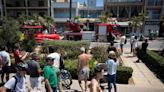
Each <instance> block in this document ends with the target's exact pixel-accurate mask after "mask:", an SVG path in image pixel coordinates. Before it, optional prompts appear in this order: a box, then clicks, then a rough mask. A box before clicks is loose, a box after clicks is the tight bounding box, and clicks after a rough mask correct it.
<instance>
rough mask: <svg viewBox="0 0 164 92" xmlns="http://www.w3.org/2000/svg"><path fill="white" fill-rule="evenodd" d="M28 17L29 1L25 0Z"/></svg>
mask: <svg viewBox="0 0 164 92" xmlns="http://www.w3.org/2000/svg"><path fill="white" fill-rule="evenodd" d="M25 7H26V16H28V0H25Z"/></svg>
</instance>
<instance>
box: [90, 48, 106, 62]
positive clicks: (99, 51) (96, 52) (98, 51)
mask: <svg viewBox="0 0 164 92" xmlns="http://www.w3.org/2000/svg"><path fill="white" fill-rule="evenodd" d="M91 52H92V53H93V58H94V59H96V60H97V61H98V62H99V63H103V62H105V61H106V60H107V59H108V53H107V50H106V47H103V46H97V47H94V48H92V50H91Z"/></svg>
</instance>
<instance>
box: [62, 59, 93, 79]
mask: <svg viewBox="0 0 164 92" xmlns="http://www.w3.org/2000/svg"><path fill="white" fill-rule="evenodd" d="M77 62H78V60H77V59H76V60H71V59H67V60H65V62H64V65H65V69H67V70H68V71H69V72H70V73H71V75H72V78H73V79H78V76H77ZM94 62H95V60H94V59H91V60H90V62H89V68H90V72H89V77H90V78H92V77H93V71H94V67H95V63H94Z"/></svg>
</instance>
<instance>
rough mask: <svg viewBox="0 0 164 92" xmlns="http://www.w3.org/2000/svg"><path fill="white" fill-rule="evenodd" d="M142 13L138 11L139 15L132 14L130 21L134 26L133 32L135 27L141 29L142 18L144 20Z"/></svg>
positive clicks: (135, 29)
mask: <svg viewBox="0 0 164 92" xmlns="http://www.w3.org/2000/svg"><path fill="white" fill-rule="evenodd" d="M144 17H145V16H144V14H143V13H140V14H139V16H134V17H133V18H132V19H131V21H132V23H131V26H132V27H133V28H134V32H136V31H137V28H140V29H141V26H142V25H143V20H144Z"/></svg>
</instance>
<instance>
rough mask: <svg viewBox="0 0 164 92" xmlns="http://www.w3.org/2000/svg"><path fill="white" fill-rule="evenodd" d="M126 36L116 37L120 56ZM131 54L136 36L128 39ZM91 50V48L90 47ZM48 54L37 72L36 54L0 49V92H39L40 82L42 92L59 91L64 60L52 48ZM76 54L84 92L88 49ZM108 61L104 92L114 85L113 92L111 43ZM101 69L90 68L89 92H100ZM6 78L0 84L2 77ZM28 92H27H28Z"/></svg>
mask: <svg viewBox="0 0 164 92" xmlns="http://www.w3.org/2000/svg"><path fill="white" fill-rule="evenodd" d="M125 41H127V40H126V37H125V36H124V35H122V36H121V38H120V48H121V54H122V53H123V45H124V44H126V42H125ZM130 44H131V52H132V53H133V55H134V56H135V55H136V48H137V45H138V44H137V37H136V36H135V35H132V36H131V38H130ZM147 47H148V42H147V40H145V42H143V43H142V50H143V52H144V54H146V49H147ZM90 49H91V48H90ZM49 52H50V53H49V54H48V55H47V56H46V59H45V63H46V64H45V66H44V68H43V69H41V67H40V64H39V55H38V54H37V53H36V52H32V53H24V54H22V52H21V51H20V50H19V47H18V46H16V47H15V48H14V49H13V51H12V55H10V54H9V53H8V52H7V48H6V47H2V48H1V50H0V62H1V67H2V72H1V83H4V85H2V86H1V87H0V92H8V90H12V91H15V92H27V90H33V91H34V90H35V91H36V90H37V92H41V90H42V83H43V82H45V90H46V92H58V91H57V90H59V92H62V90H63V89H62V88H63V87H62V83H61V77H60V71H61V70H62V69H64V59H63V55H62V53H60V52H57V50H55V49H54V48H49ZM80 52H81V53H80V55H79V56H78V63H77V76H78V82H79V85H80V88H81V90H82V92H88V91H89V90H88V82H87V80H88V79H89V77H90V76H89V73H90V69H89V61H90V59H91V58H92V55H91V50H89V51H88V53H86V52H87V51H86V49H85V48H84V47H81V48H80ZM107 52H108V59H107V61H105V65H106V68H107V69H106V70H107V82H108V89H109V92H111V89H112V84H113V86H114V91H115V92H117V87H116V76H117V66H118V65H119V64H120V62H121V60H120V55H121V54H118V51H117V48H116V47H115V46H114V43H113V42H111V44H110V46H109V47H108V49H107ZM10 56H13V57H14V59H15V68H16V74H15V75H14V76H13V77H11V78H10V79H9V73H10V72H11V59H10ZM104 70H105V69H104V67H100V66H96V67H95V69H94V76H93V78H92V79H91V83H90V92H103V89H102V88H101V86H100V83H99V81H100V79H102V78H103V77H104ZM26 73H27V74H28V75H29V76H30V78H29V82H30V83H28V82H27V79H26V77H25V75H26ZM5 74H6V78H5V81H4V75H5ZM30 92H31V91H30Z"/></svg>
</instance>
